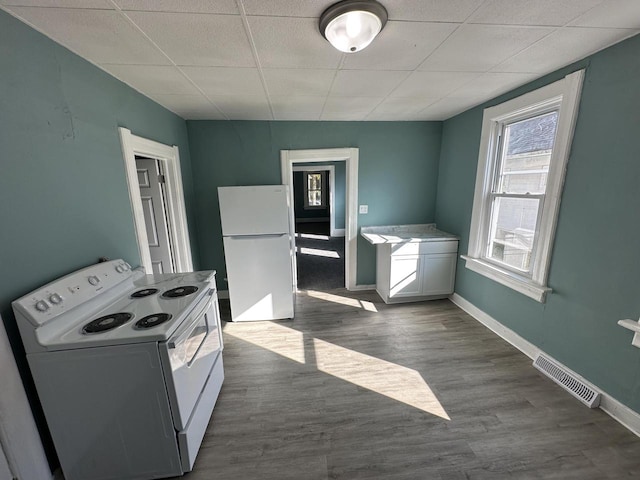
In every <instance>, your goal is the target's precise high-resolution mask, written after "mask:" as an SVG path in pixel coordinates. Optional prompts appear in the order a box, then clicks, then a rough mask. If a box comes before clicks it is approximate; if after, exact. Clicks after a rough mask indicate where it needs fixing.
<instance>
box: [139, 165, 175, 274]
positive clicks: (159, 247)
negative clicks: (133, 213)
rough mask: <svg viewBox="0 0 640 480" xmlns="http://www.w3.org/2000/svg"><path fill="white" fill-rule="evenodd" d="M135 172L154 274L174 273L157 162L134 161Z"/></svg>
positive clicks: (159, 168)
mask: <svg viewBox="0 0 640 480" xmlns="http://www.w3.org/2000/svg"><path fill="white" fill-rule="evenodd" d="M136 169H137V172H138V187H139V188H140V197H141V198H142V207H143V210H144V222H145V225H146V228H147V238H148V239H149V253H150V254H151V264H152V266H153V273H173V272H174V271H175V270H174V266H173V256H172V254H171V243H170V238H169V225H168V223H167V215H166V204H165V198H164V189H163V185H164V175H163V174H162V169H161V166H160V162H159V161H158V160H156V159H153V158H142V157H136Z"/></svg>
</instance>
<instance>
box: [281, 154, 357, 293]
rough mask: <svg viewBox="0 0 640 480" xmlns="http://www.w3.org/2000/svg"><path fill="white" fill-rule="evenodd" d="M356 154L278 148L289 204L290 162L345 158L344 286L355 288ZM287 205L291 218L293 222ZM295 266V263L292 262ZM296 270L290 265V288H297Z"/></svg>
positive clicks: (291, 170) (327, 160) (349, 288)
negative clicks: (291, 269)
mask: <svg viewBox="0 0 640 480" xmlns="http://www.w3.org/2000/svg"><path fill="white" fill-rule="evenodd" d="M358 158H359V150H358V149H357V148H328V149H317V150H280V165H281V172H282V183H283V184H284V185H289V195H290V201H291V205H293V164H294V163H322V162H340V161H344V162H346V168H345V170H346V175H347V179H346V202H345V223H346V229H345V230H346V232H345V269H344V270H345V275H344V276H345V287H346V288H347V289H348V290H355V289H356V274H357V259H358ZM294 220H295V218H294V212H293V208H291V222H294ZM294 266H295V265H294ZM297 285H298V279H297V272H296V269H295V268H294V288H297Z"/></svg>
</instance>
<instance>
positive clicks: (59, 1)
mask: <svg viewBox="0 0 640 480" xmlns="http://www.w3.org/2000/svg"><path fill="white" fill-rule="evenodd" d="M0 5H7V6H9V5H14V6H22V7H55V8H89V9H91V8H98V9H103V10H114V9H115V7H114V6H113V3H111V2H110V1H109V0H0Z"/></svg>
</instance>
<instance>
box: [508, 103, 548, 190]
mask: <svg viewBox="0 0 640 480" xmlns="http://www.w3.org/2000/svg"><path fill="white" fill-rule="evenodd" d="M557 123H558V112H550V113H545V114H543V115H538V116H535V117H532V118H528V119H526V120H521V121H519V122H515V123H511V124H508V125H506V126H505V128H504V133H503V137H502V138H503V140H502V141H503V145H502V158H501V161H500V169H499V171H498V178H497V181H496V185H497V193H540V194H541V193H544V192H545V190H546V188H547V175H548V174H549V161H550V160H551V151H552V150H553V143H554V141H555V137H556V126H557Z"/></svg>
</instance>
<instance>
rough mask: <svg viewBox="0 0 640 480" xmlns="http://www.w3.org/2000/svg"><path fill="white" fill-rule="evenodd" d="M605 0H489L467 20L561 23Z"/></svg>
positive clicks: (504, 22)
mask: <svg viewBox="0 0 640 480" xmlns="http://www.w3.org/2000/svg"><path fill="white" fill-rule="evenodd" d="M602 1H603V0H561V1H558V0H535V1H531V0H487V2H486V3H485V4H484V5H482V7H480V8H479V9H478V10H477V11H476V12H475V13H474V14H473V15H472V16H471V18H469V20H468V23H490V24H493V25H555V26H562V25H565V24H566V23H567V22H570V21H571V20H573V19H574V18H576V17H578V16H579V15H581V14H583V13H584V12H586V11H587V10H589V9H590V8H592V7H594V6H596V5H598V4H599V3H602Z"/></svg>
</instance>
